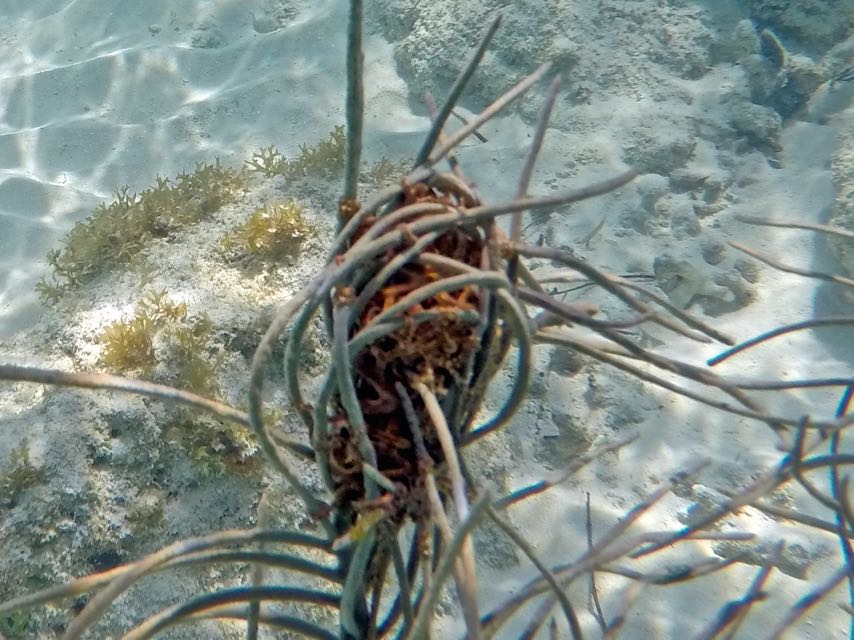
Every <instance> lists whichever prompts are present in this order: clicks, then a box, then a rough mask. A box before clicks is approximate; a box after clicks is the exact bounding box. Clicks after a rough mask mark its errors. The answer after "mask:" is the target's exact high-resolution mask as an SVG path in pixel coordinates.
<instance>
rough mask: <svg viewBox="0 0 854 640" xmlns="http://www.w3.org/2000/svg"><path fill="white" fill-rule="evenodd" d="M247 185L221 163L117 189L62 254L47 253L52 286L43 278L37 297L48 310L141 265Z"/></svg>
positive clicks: (77, 230) (243, 175) (75, 232)
mask: <svg viewBox="0 0 854 640" xmlns="http://www.w3.org/2000/svg"><path fill="white" fill-rule="evenodd" d="M249 183H250V177H249V174H248V173H247V172H246V171H244V170H242V169H241V170H237V169H233V168H230V167H225V166H223V165H222V164H220V161H219V159H217V160H216V161H215V162H214V163H213V164H208V163H203V162H199V163H196V165H195V169H194V170H193V171H192V172H190V173H179V174H178V175H177V176H176V177H175V178H174V180H173V179H170V178H162V177H160V176H157V177H156V183H155V184H154V185H153V186H151V187H149V188H147V189H144V190H143V191H141V192H140V193H138V194H136V193H131V191H130V188H129V187H127V186H125V187H120V188H118V189H116V191H115V196H114V199H113V201H112V202H111V203H109V204H106V203H101V204H100V205H99V206H98V207H97V208H96V209H95V211H94V212H93V213H92V214H91V215H90V216H89V217H88V218H86V219H85V220H82V221H80V222H78V223H77V224H75V225H74V227H72V229H71V231H69V232H68V234H67V235H66V237H65V242H64V247H63V248H62V249H53V250H51V251H49V252H48V254H47V261H48V264H49V265H50V267H51V269H52V273H51V277H50V281H48V279H47V278H42V279H41V281H40V282H39V283H38V284H37V285H36V292H37V293H38V294H39V297H40V298H41V300H42V302H44V303H45V304H48V305H51V304H55V303H57V302H59V300H61V299H62V296H63V295H64V294H65V293H66V292H68V291H69V290H72V289H75V288H77V287H79V286H81V285H83V284H86V283H87V282H90V281H92V280H93V279H94V278H95V277H96V276H97V275H98V274H100V273H103V272H105V271H109V270H110V269H113V268H116V267H119V266H122V265H126V264H129V263H131V262H132V261H133V260H134V259H137V258H138V256H139V255H140V253H141V252H142V251H143V250H144V248H145V246H146V244H147V243H148V242H149V241H150V240H151V239H152V238H157V237H165V236H168V235H169V234H170V233H172V232H174V231H176V230H178V229H181V228H183V227H186V226H188V225H192V224H195V223H197V222H199V221H201V220H202V219H204V218H205V217H206V216H208V215H210V214H211V213H213V212H215V211H217V210H218V209H219V208H220V207H222V206H223V205H225V204H229V203H231V202H234V201H235V200H236V199H237V198H238V197H239V196H240V195H241V194H242V193H243V192H245V191H246V190H247V189H248V187H249Z"/></svg>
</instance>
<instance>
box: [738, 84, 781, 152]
mask: <svg viewBox="0 0 854 640" xmlns="http://www.w3.org/2000/svg"><path fill="white" fill-rule="evenodd" d="M728 103H729V104H728V106H729V124H730V125H731V126H732V127H733V129H735V131H736V132H737V133H739V134H740V135H742V136H744V137H745V138H747V140H748V142H750V143H751V144H752V145H754V146H756V147H758V148H760V149H762V150H763V151H767V150H772V151H780V149H781V148H782V147H781V145H780V134H781V133H782V131H783V119H782V118H781V117H780V114H778V113H777V112H776V111H774V110H773V109H772V108H770V107H765V106H763V105H760V104H756V103H754V102H749V101H748V100H744V99H740V98H738V97H737V96H732V97H731V98H730V99H729V101H728Z"/></svg>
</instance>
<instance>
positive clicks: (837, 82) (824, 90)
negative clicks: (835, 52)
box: [805, 68, 854, 123]
mask: <svg viewBox="0 0 854 640" xmlns="http://www.w3.org/2000/svg"><path fill="white" fill-rule="evenodd" d="M849 73H851V69H850V68H846V69H843V70H842V71H840V72H839V73H837V74H835V75H834V77H833V78H831V79H830V80H827V81H826V82H824V83H822V84H821V85H819V86H818V87H817V89H816V90H815V92H814V93H813V94H812V96H811V97H810V99H809V102H808V103H807V108H806V113H805V118H806V119H807V120H811V121H813V122H818V123H824V122H826V121H827V119H828V118H830V117H831V116H833V115H835V114H837V113H840V112H841V111H844V110H845V109H847V108H848V107H850V106H851V105H854V73H852V75H851V77H849Z"/></svg>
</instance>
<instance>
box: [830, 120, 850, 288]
mask: <svg viewBox="0 0 854 640" xmlns="http://www.w3.org/2000/svg"><path fill="white" fill-rule="evenodd" d="M831 166H832V170H833V185H834V187H835V188H836V198H835V199H834V201H833V205H832V207H831V209H830V219H829V220H828V224H831V225H834V226H837V227H841V228H843V229H848V230H849V231H854V122H851V123H850V124H849V125H848V127H847V128H844V129H842V130H841V131H840V136H839V141H838V145H837V147H836V153H835V154H834V156H833V161H832V164H831ZM827 240H828V243H829V245H830V248H831V250H832V251H833V253H834V255H835V256H836V259H837V260H839V262H840V263H841V264H842V267H843V268H844V269H845V271H847V272H848V275H851V276H854V240H852V239H851V238H843V237H839V236H830V235H829V236H827Z"/></svg>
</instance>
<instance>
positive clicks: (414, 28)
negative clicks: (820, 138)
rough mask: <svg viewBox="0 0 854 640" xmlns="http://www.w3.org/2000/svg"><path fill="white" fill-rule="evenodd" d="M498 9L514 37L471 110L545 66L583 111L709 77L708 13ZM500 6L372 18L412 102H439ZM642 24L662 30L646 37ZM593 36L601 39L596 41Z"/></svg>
mask: <svg viewBox="0 0 854 640" xmlns="http://www.w3.org/2000/svg"><path fill="white" fill-rule="evenodd" d="M500 4H504V5H507V6H504V7H502V14H503V17H504V23H503V26H502V29H501V34H508V33H512V34H513V37H512V38H508V37H506V35H501V34H499V36H498V37H497V38H496V39H495V40H494V41H493V43H492V45H491V47H490V49H489V51H487V53H486V56H485V57H484V61H483V63H482V65H481V67H480V68H479V69H478V73H477V74H476V75H475V77H474V78H473V79H472V83H471V85H470V90H469V91H468V92H467V96H466V97H464V104H463V106H468V107H471V108H475V107H476V106H482V105H483V104H486V103H487V102H489V101H490V100H491V99H493V98H494V97H495V96H497V95H498V94H499V93H501V92H502V91H504V90H506V89H507V88H509V86H510V83H511V80H510V79H511V78H514V77H516V76H517V75H518V73H520V72H522V73H528V72H530V71H531V70H533V68H534V67H535V66H536V65H537V64H538V63H539V62H542V61H545V60H550V61H552V62H553V65H554V66H553V70H554V71H555V72H557V73H562V74H563V77H564V80H565V82H566V87H565V91H566V94H567V95H570V96H576V97H578V96H581V98H582V99H581V100H580V101H581V102H583V101H584V96H589V95H591V94H592V95H594V96H597V97H600V98H601V97H603V96H608V95H625V96H632V97H633V98H639V97H653V95H652V94H653V93H656V94H657V93H661V94H667V95H669V94H670V93H671V92H673V91H677V90H678V87H677V83H675V82H674V78H673V76H674V75H675V76H677V77H679V78H683V79H696V78H699V77H701V76H703V75H705V73H706V72H707V71H708V69H709V67H710V60H709V50H710V46H711V44H712V41H713V38H712V32H711V30H710V28H709V26H708V25H707V14H706V13H705V12H704V11H703V10H702V9H700V8H696V7H684V6H683V7H673V6H666V5H665V4H664V3H661V4H658V5H652V4H651V3H625V2H622V1H616V0H604V1H595V2H594V0H582V1H579V2H572V3H565V2H560V3H553V2H552V3H548V2H542V0H520V1H518V2H514V3H500ZM495 5H496V3H495V2H490V1H487V0H474V1H473V2H470V3H459V2H457V1H456V0H435V1H434V2H431V3H425V2H421V3H417V2H415V1H414V0H392V1H390V2H383V3H377V6H375V7H372V8H371V11H370V12H369V14H370V15H371V20H372V22H373V24H375V25H376V28H377V29H378V30H379V31H380V32H381V33H382V34H383V35H384V36H386V37H387V38H388V39H389V40H391V41H392V42H394V43H395V54H394V57H395V62H396V63H397V66H398V71H399V73H400V74H401V76H402V77H403V78H404V79H405V80H406V82H407V84H409V85H410V87H411V88H412V93H413V95H414V96H420V95H423V94H424V93H425V92H426V91H430V92H431V93H432V94H433V95H434V96H441V95H445V94H446V93H447V90H448V88H449V87H450V85H451V83H452V82H453V80H454V78H455V76H456V73H457V72H458V70H459V68H460V65H461V61H462V60H465V59H466V58H467V56H468V55H469V52H470V51H471V47H472V46H473V45H474V44H475V43H476V42H477V41H478V39H479V38H480V36H481V35H482V34H483V30H484V28H485V26H486V25H487V24H488V23H489V20H490V16H492V15H493V13H494V9H495ZM639 24H645V25H655V28H651V29H638V25H639ZM591 33H596V34H597V38H595V39H591V38H590V36H589V34H591ZM603 60H607V61H608V64H602V61H603ZM577 102H578V100H574V101H573V104H577ZM537 104H538V103H537ZM472 105H474V106H472ZM536 113H537V108H531V109H530V114H528V113H527V110H526V117H527V116H528V115H530V117H531V118H534V117H536Z"/></svg>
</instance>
